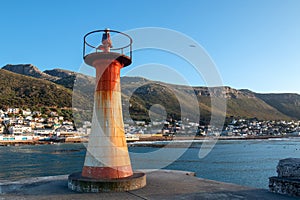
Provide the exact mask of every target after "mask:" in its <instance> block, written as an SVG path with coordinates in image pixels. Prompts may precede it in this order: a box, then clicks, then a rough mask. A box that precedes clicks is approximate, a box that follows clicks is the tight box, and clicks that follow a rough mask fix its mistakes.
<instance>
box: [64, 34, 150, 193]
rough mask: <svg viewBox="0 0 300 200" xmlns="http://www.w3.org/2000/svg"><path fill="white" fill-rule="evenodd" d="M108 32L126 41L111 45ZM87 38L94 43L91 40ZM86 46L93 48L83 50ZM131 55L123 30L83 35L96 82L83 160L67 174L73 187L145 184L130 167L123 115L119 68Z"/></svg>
mask: <svg viewBox="0 0 300 200" xmlns="http://www.w3.org/2000/svg"><path fill="white" fill-rule="evenodd" d="M99 33H102V39H101V40H100V39H99ZM110 33H114V34H115V36H114V38H116V41H121V42H123V43H124V41H127V44H126V43H125V44H121V46H119V47H113V42H112V39H111V36H110ZM96 35H98V39H97V37H96ZM88 38H91V39H90V40H91V41H93V42H94V43H97V44H96V45H94V44H90V42H88V41H87V40H88ZM114 45H115V44H114ZM119 45H120V44H119ZM86 48H91V49H92V51H93V52H92V53H88V54H85V51H86ZM126 54H128V55H126ZM131 57H132V39H131V37H130V36H128V35H126V34H124V33H121V32H119V31H114V30H108V29H106V30H97V31H92V32H90V33H88V34H86V35H85V36H84V61H85V63H86V64H87V65H90V66H92V67H94V68H95V69H96V86H95V93H94V110H93V119H92V131H91V134H90V136H89V143H88V146H87V152H86V157H85V162H84V166H83V169H82V172H81V173H74V174H71V175H70V176H69V183H68V186H69V188H70V189H72V190H75V191H80V192H101V191H126V190H132V189H138V188H141V187H143V186H145V185H146V177H145V174H144V173H141V172H135V173H134V172H133V171H132V167H131V162H130V158H129V153H128V148H127V143H126V137H125V132H124V124H123V117H122V104H121V87H120V70H121V69H122V68H123V67H126V66H128V65H130V64H131V62H132V60H131Z"/></svg>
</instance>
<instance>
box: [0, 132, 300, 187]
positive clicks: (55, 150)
mask: <svg viewBox="0 0 300 200" xmlns="http://www.w3.org/2000/svg"><path fill="white" fill-rule="evenodd" d="M189 142H190V141H181V142H178V143H164V142H157V143H155V142H151V143H148V144H145V143H144V146H142V147H141V146H139V147H137V146H131V147H129V151H130V155H131V161H132V166H133V168H134V169H141V168H145V169H146V168H147V169H158V168H165V169H176V170H187V171H194V172H196V175H197V176H198V177H201V178H207V179H212V180H217V181H223V182H229V183H236V184H239V185H245V186H252V187H256V188H268V177H270V176H276V175H277V174H276V166H277V164H278V161H279V160H280V159H284V158H289V157H296V158H299V157H300V138H291V139H279V140H227V141H220V140H219V141H218V142H217V143H216V144H215V145H214V146H213V148H212V149H211V151H210V152H209V153H208V154H207V155H206V156H205V157H203V158H199V150H200V148H201V147H202V146H201V145H202V142H201V141H198V142H193V143H189ZM140 144H141V143H140ZM166 144H172V145H173V146H171V147H170V146H169V145H166ZM174 144H175V145H174ZM147 145H152V146H147ZM156 145H157V146H156ZM164 145H166V146H164ZM202 148H203V147H202ZM209 149H210V148H209ZM85 152H86V148H85V145H84V144H52V145H37V146H30V145H25V146H0V181H1V180H18V179H21V178H26V177H38V176H51V175H61V174H70V173H73V172H78V171H81V168H82V166H83V163H84V157H85Z"/></svg>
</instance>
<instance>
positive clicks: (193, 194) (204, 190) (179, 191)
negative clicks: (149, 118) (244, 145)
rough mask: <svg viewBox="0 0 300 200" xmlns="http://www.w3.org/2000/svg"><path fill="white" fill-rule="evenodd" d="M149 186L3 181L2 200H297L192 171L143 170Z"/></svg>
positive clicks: (43, 179)
mask: <svg viewBox="0 0 300 200" xmlns="http://www.w3.org/2000/svg"><path fill="white" fill-rule="evenodd" d="M142 171H143V172H146V175H147V186H146V187H144V188H142V189H139V190H134V191H129V192H110V193H76V192H73V191H71V190H69V189H68V187H67V184H68V175H62V176H51V177H39V178H30V179H23V180H20V181H15V182H8V181H7V182H5V181H1V182H0V200H6V199H9V200H10V199H14V200H15V199H22V200H36V199H39V200H40V199H41V200H46V199H47V200H49V199H50V200H51V199H53V200H57V199H60V200H69V199H70V200H71V199H72V200H77V199H78V200H79V199H87V200H88V199H97V200H98V199H107V200H109V199H122V200H123V199H128V200H129V199H130V200H135V199H136V200H138V199H160V200H161V199H172V200H173V199H228V200H229V199H230V200H231V199H270V200H271V199H272V200H273V199H282V200H285V199H294V198H292V197H288V196H283V195H279V194H274V193H271V192H269V191H268V190H265V189H257V188H250V187H245V186H240V185H235V184H229V183H223V182H218V181H212V180H207V179H202V178H197V177H195V176H194V173H193V172H185V171H174V170H158V171H151V170H142ZM266 181H267V180H266Z"/></svg>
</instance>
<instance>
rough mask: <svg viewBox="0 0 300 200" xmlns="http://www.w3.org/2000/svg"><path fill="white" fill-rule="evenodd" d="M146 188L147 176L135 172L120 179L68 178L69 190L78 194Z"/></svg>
mask: <svg viewBox="0 0 300 200" xmlns="http://www.w3.org/2000/svg"><path fill="white" fill-rule="evenodd" d="M144 186H146V174H145V173H143V172H134V173H133V175H132V176H129V177H126V178H118V179H92V178H86V177H83V176H82V175H81V172H77V173H73V174H71V175H70V176H69V177H68V188H69V189H71V190H73V191H76V192H94V193H97V192H112V191H114V192H123V191H129V190H136V189H140V188H142V187H144Z"/></svg>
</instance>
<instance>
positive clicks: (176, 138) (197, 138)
mask: <svg viewBox="0 0 300 200" xmlns="http://www.w3.org/2000/svg"><path fill="white" fill-rule="evenodd" d="M292 138H300V136H293V137H290V136H289V137H288V136H247V137H242V136H221V137H203V136H195V137H194V136H173V137H172V136H166V137H161V136H150V137H144V136H141V137H140V138H139V140H132V141H127V144H128V146H153V143H152V144H150V143H149V144H147V143H142V142H163V141H165V142H168V141H184V140H186V141H192V140H194V141H209V140H269V139H274V140H281V139H283V140H284V139H292ZM87 142H88V141H87V139H83V140H80V139H76V140H69V141H65V142H53V141H36V140H26V141H21V140H19V141H0V146H20V145H51V144H57V143H67V144H74V143H87ZM139 142H141V144H139ZM154 146H156V145H154Z"/></svg>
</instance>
